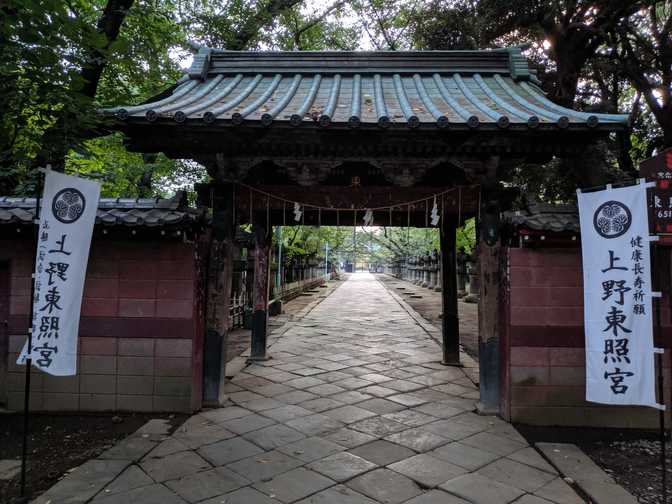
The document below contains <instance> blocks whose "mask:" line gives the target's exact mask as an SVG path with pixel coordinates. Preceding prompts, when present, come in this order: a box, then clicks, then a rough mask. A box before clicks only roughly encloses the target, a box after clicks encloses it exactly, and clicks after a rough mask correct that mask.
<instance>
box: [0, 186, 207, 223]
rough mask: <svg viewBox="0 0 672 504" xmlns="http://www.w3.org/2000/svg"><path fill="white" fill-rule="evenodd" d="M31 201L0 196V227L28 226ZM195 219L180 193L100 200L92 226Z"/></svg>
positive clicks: (32, 216)
mask: <svg viewBox="0 0 672 504" xmlns="http://www.w3.org/2000/svg"><path fill="white" fill-rule="evenodd" d="M34 218H35V198H16V197H7V196H0V224H31V223H32V222H33V219H34ZM194 220H195V213H194V211H193V210H190V209H189V208H187V206H186V205H185V201H184V194H183V193H182V192H178V193H177V194H176V195H175V196H174V197H173V198H170V199H164V198H101V199H100V202H99V204H98V213H97V215H96V224H102V225H104V226H147V227H162V226H166V227H175V226H177V227H180V226H182V225H185V224H188V223H190V222H193V221H194Z"/></svg>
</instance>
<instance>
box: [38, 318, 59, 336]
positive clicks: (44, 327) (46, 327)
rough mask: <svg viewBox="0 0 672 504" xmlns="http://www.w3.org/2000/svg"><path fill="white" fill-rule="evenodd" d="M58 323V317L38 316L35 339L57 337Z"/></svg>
mask: <svg viewBox="0 0 672 504" xmlns="http://www.w3.org/2000/svg"><path fill="white" fill-rule="evenodd" d="M59 324H60V318H59V317H40V333H39V335H38V336H37V339H42V338H54V339H58V331H59Z"/></svg>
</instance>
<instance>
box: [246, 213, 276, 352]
mask: <svg viewBox="0 0 672 504" xmlns="http://www.w3.org/2000/svg"><path fill="white" fill-rule="evenodd" d="M252 230H253V233H254V240H255V249H254V288H253V291H252V292H253V293H252V296H253V297H252V303H253V311H252V344H251V348H250V360H251V361H259V360H267V359H268V356H267V355H266V339H267V333H268V297H269V287H270V279H271V278H270V275H271V267H270V262H271V243H272V240H271V236H272V235H271V231H272V226H270V225H269V224H268V222H267V219H266V215H263V216H262V215H257V219H256V222H254V223H253V224H252Z"/></svg>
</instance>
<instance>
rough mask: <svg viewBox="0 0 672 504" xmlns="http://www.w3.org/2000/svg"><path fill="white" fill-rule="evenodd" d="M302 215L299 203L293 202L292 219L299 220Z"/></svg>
mask: <svg viewBox="0 0 672 504" xmlns="http://www.w3.org/2000/svg"><path fill="white" fill-rule="evenodd" d="M302 215H303V210H301V205H299V204H298V203H294V220H295V221H296V222H299V221H300V220H301V216H302Z"/></svg>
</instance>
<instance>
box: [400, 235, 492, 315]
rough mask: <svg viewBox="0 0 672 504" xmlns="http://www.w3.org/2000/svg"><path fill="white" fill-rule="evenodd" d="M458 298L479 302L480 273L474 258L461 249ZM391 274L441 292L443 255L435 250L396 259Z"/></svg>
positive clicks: (458, 264) (459, 255) (458, 256)
mask: <svg viewBox="0 0 672 504" xmlns="http://www.w3.org/2000/svg"><path fill="white" fill-rule="evenodd" d="M456 262H457V264H456V266H457V267H456V274H457V288H458V296H459V297H465V296H466V297H465V300H466V301H467V302H477V301H478V288H479V286H478V274H477V273H478V271H477V268H475V267H474V266H475V265H474V264H473V263H472V257H471V256H470V255H469V254H467V253H465V251H464V248H462V247H460V250H459V251H458V253H457V261H456ZM390 268H391V273H392V274H393V275H394V276H396V277H397V278H399V279H401V280H406V281H408V282H412V283H413V284H415V285H418V286H420V287H425V288H428V289H432V290H434V291H436V292H441V254H440V253H439V252H438V251H437V250H434V251H433V252H426V253H424V254H422V255H417V256H408V257H396V258H395V259H393V260H392V261H391V264H390Z"/></svg>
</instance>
